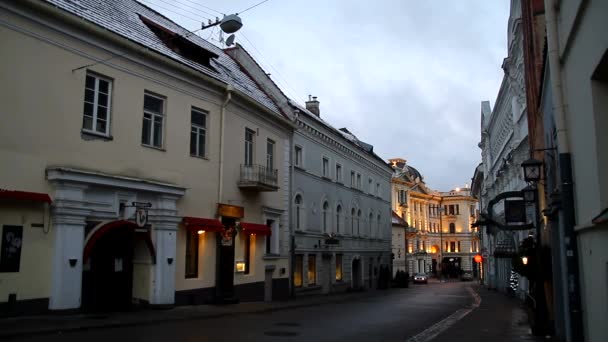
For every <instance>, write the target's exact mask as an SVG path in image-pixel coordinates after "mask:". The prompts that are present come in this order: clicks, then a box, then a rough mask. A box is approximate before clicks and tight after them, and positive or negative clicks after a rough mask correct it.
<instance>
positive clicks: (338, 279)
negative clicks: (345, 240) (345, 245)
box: [335, 254, 344, 282]
mask: <svg viewBox="0 0 608 342" xmlns="http://www.w3.org/2000/svg"><path fill="white" fill-rule="evenodd" d="M343 262H344V261H343V258H342V254H336V277H335V278H336V282H342V281H343V280H344V272H343V267H344V266H343V265H344V264H343ZM338 275H339V276H338Z"/></svg>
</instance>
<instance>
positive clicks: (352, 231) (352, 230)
mask: <svg viewBox="0 0 608 342" xmlns="http://www.w3.org/2000/svg"><path fill="white" fill-rule="evenodd" d="M350 235H355V208H352V209H351V211H350Z"/></svg>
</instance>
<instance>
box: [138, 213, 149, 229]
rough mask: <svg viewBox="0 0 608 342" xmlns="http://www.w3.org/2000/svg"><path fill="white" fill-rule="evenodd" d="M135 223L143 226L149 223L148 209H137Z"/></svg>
mask: <svg viewBox="0 0 608 342" xmlns="http://www.w3.org/2000/svg"><path fill="white" fill-rule="evenodd" d="M135 223H137V225H138V226H139V227H143V226H145V225H146V223H148V211H147V210H146V209H137V211H136V212H135Z"/></svg>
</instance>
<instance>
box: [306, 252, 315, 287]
mask: <svg viewBox="0 0 608 342" xmlns="http://www.w3.org/2000/svg"><path fill="white" fill-rule="evenodd" d="M307 261H308V262H307V264H306V266H307V267H306V269H307V271H308V272H307V280H308V286H315V285H317V255H316V254H308V256H307ZM311 261H312V262H311ZM311 276H312V277H311ZM311 278H312V280H311Z"/></svg>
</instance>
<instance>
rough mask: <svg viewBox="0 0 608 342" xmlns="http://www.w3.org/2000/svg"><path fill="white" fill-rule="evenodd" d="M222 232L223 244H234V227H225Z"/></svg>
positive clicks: (227, 245)
mask: <svg viewBox="0 0 608 342" xmlns="http://www.w3.org/2000/svg"><path fill="white" fill-rule="evenodd" d="M221 234H222V246H225V247H230V246H232V237H233V234H234V227H230V228H228V229H225V230H224V231H223V232H221Z"/></svg>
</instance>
